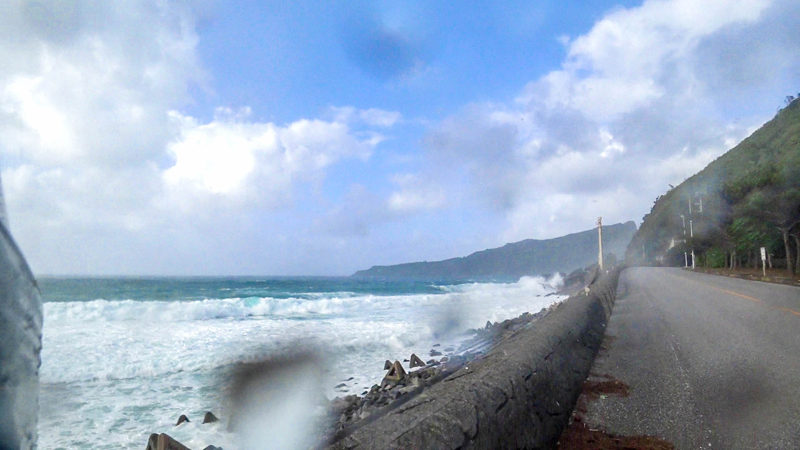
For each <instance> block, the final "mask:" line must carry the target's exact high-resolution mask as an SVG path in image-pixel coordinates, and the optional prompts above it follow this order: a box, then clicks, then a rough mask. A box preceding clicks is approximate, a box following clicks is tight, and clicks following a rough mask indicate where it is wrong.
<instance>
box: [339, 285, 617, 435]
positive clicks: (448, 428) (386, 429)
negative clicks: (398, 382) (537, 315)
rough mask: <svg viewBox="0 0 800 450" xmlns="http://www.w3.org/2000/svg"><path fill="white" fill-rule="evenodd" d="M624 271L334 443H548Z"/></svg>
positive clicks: (576, 388)
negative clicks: (620, 275)
mask: <svg viewBox="0 0 800 450" xmlns="http://www.w3.org/2000/svg"><path fill="white" fill-rule="evenodd" d="M618 277H619V271H613V272H611V273H609V274H608V275H604V276H602V277H600V278H599V279H598V280H597V281H596V282H595V283H594V284H593V285H592V286H591V291H590V293H589V294H588V295H586V294H583V293H581V294H579V295H576V296H573V297H570V298H569V299H568V300H566V301H564V302H562V303H561V305H559V307H558V308H556V310H555V311H553V312H552V313H550V314H548V315H546V316H545V317H543V318H542V319H540V320H536V321H534V322H532V323H530V324H528V326H526V327H525V328H523V329H521V330H519V331H517V332H516V333H514V334H513V335H511V336H510V337H508V338H507V339H505V340H504V341H503V342H500V343H499V344H498V345H497V346H496V347H494V348H493V349H492V350H491V351H490V352H489V353H488V354H487V355H486V356H485V357H483V358H480V359H478V360H475V361H473V362H471V363H469V364H468V365H467V366H465V367H463V368H461V369H460V370H458V371H457V372H455V373H453V374H451V375H450V376H449V377H447V378H445V379H444V380H442V381H441V382H439V383H437V384H435V385H433V386H431V387H430V388H427V389H425V390H424V391H423V392H422V393H420V394H419V395H417V396H416V397H414V398H411V399H410V400H409V401H407V402H404V403H402V404H401V405H398V406H397V407H396V408H395V409H393V410H392V411H390V412H388V413H387V414H386V415H384V416H382V417H380V418H379V419H377V420H374V421H370V422H368V423H365V424H363V425H362V426H360V427H358V428H356V429H354V430H352V431H351V432H350V433H349V434H348V435H346V436H344V437H343V438H341V439H340V440H338V441H337V442H334V443H333V444H332V445H331V448H336V449H346V448H463V447H472V448H521V447H524V448H549V447H553V446H554V445H555V443H556V442H557V440H558V437H559V435H560V434H561V431H562V430H563V429H564V427H565V426H566V424H567V421H568V420H569V416H570V413H571V412H572V408H573V407H574V405H575V402H576V400H577V398H578V395H579V393H580V390H581V384H582V383H583V380H584V379H586V376H587V375H588V373H589V369H590V368H591V365H592V361H593V359H594V357H595V355H596V354H597V350H598V348H599V346H600V342H601V341H602V338H603V332H604V330H605V326H606V323H607V321H608V317H609V316H610V314H611V308H612V306H613V302H614V296H615V291H616V284H617V279H618Z"/></svg>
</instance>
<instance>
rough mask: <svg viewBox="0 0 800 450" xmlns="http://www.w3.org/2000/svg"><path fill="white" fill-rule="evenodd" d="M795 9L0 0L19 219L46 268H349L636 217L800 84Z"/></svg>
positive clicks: (4, 133) (2, 76) (775, 2)
mask: <svg viewBox="0 0 800 450" xmlns="http://www.w3.org/2000/svg"><path fill="white" fill-rule="evenodd" d="M480 3H485V4H480ZM798 17H800V2H797V1H796V0H707V1H703V2H698V1H696V0H670V1H662V0H658V1H656V0H647V1H644V2H640V1H623V2H614V1H600V0H589V1H585V2H564V1H558V0H553V1H549V0H545V1H537V2H530V1H518V2H517V1H508V2H449V1H425V2H414V1H409V2H388V1H363V2H362V1H348V2H343V1H334V2H320V1H315V2H311V1H305V0H298V1H292V2H285V1H280V2H279V1H255V0H253V1H229V2H222V1H212V0H198V1H188V0H187V1H180V0H174V1H167V0H149V1H148V0H142V1H119V2H106V1H101V0H96V1H80V0H74V1H71V0H62V1H50V2H49V1H35V0H29V1H21V0H8V1H4V2H2V4H0V61H3V63H2V64H0V167H2V172H0V174H1V175H2V183H3V189H4V194H5V202H6V206H7V209H8V219H9V222H10V228H11V231H12V233H13V234H14V236H15V238H16V240H17V242H18V244H19V246H20V247H21V248H22V250H23V253H25V255H26V257H27V258H28V261H29V263H30V265H31V268H32V269H33V271H34V273H36V274H62V275H348V274H350V273H353V272H354V271H356V270H358V269H363V268H368V267H370V266H372V265H378V264H380V265H383V264H395V263H401V262H409V261H418V260H428V261H431V260H438V259H444V258H449V257H454V256H464V255H467V254H469V253H471V252H473V251H476V250H481V249H484V248H489V247H496V246H500V245H503V244H504V243H506V242H513V241H518V240H522V239H528V238H534V239H546V238H552V237H557V236H561V235H564V234H567V233H572V232H577V231H581V230H585V229H589V228H591V227H592V226H594V223H595V221H596V219H597V217H598V216H602V217H603V221H604V223H606V224H611V223H617V222H624V221H628V220H635V221H636V222H637V224H638V223H640V222H641V218H642V216H643V215H644V214H645V213H647V212H649V210H650V208H651V206H652V204H653V201H654V200H655V198H656V197H657V196H658V195H660V194H662V193H664V192H665V191H666V190H667V189H668V188H669V185H670V184H672V185H677V184H678V183H680V182H681V181H683V180H684V179H685V178H687V177H688V176H690V175H692V174H693V173H695V172H696V171H698V170H700V169H702V168H703V167H704V166H705V165H706V164H708V163H709V162H711V161H713V160H714V159H715V158H717V157H718V156H720V155H721V154H723V153H724V152H725V151H726V150H728V149H730V148H731V147H733V146H734V145H735V144H736V143H738V142H740V141H741V140H742V139H743V138H745V137H746V136H747V135H749V134H750V133H752V132H753V131H754V130H755V129H757V128H758V127H759V126H760V125H762V124H763V123H764V122H765V121H767V120H769V119H770V118H772V117H773V116H774V114H775V113H776V111H777V110H778V108H780V107H781V106H782V104H783V99H784V98H785V97H786V96H787V95H797V93H798V92H800V52H798V51H797V50H798V49H799V48H800V27H798V26H797V18H798Z"/></svg>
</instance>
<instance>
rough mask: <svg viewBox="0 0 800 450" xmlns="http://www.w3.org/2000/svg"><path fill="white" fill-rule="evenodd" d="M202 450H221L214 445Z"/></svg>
mask: <svg viewBox="0 0 800 450" xmlns="http://www.w3.org/2000/svg"><path fill="white" fill-rule="evenodd" d="M203 450H223V449H222V447H217V446H216V445H209V446H207V447H205V448H204V449H203Z"/></svg>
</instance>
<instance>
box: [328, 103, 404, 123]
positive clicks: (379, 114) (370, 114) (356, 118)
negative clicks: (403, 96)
mask: <svg viewBox="0 0 800 450" xmlns="http://www.w3.org/2000/svg"><path fill="white" fill-rule="evenodd" d="M330 112H331V114H332V115H333V117H334V120H336V121H337V122H342V123H354V122H355V123H363V124H366V125H369V126H373V127H383V128H388V127H392V126H394V125H396V124H397V123H399V122H400V121H401V120H402V119H403V115H402V114H400V113H399V112H397V111H386V110H384V109H378V108H368V109H358V108H354V107H352V106H332V107H331V108H330Z"/></svg>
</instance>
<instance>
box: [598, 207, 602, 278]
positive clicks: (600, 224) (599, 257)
mask: <svg viewBox="0 0 800 450" xmlns="http://www.w3.org/2000/svg"><path fill="white" fill-rule="evenodd" d="M597 249H598V250H597V265H598V266H600V270H603V218H602V217H598V218H597Z"/></svg>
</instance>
